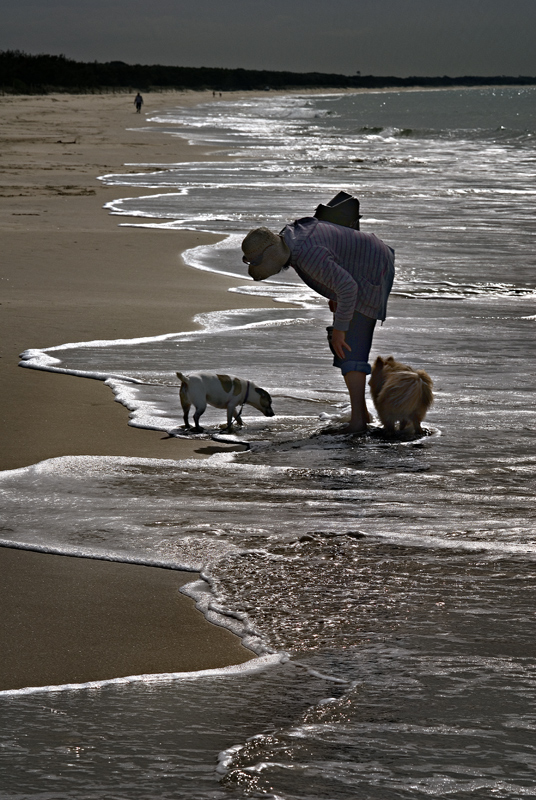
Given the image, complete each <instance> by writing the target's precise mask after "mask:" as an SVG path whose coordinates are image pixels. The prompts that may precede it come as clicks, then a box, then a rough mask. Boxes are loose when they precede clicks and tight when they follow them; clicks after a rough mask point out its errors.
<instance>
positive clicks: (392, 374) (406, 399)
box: [369, 356, 434, 434]
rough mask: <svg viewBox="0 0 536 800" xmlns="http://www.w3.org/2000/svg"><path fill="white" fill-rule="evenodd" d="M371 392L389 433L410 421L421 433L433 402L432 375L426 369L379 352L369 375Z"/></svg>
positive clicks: (402, 428) (408, 423)
mask: <svg viewBox="0 0 536 800" xmlns="http://www.w3.org/2000/svg"><path fill="white" fill-rule="evenodd" d="M369 387H370V393H371V395H372V400H373V402H374V405H375V406H376V411H377V412H378V416H379V418H380V420H381V422H382V424H383V426H384V427H385V430H386V432H387V433H389V434H392V433H394V431H395V428H396V424H397V423H398V429H399V430H400V431H403V430H405V429H406V428H407V427H408V425H411V426H413V431H414V432H415V433H422V432H423V431H422V428H421V422H422V421H423V419H424V417H425V416H426V412H427V411H428V409H429V408H430V406H431V405H432V403H433V402H434V395H433V394H432V387H433V383H432V379H431V378H430V376H429V375H428V374H427V373H426V372H425V371H424V370H423V369H417V370H416V369H413V367H409V366H408V365H407V364H401V363H400V362H399V361H395V359H394V358H393V356H389V357H388V358H382V357H381V356H378V358H377V359H376V361H375V362H374V366H373V368H372V374H371V376H370V382H369Z"/></svg>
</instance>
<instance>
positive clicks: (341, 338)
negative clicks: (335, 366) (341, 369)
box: [331, 328, 352, 358]
mask: <svg viewBox="0 0 536 800" xmlns="http://www.w3.org/2000/svg"><path fill="white" fill-rule="evenodd" d="M331 346H332V347H333V349H334V350H335V352H336V354H337V355H338V357H339V358H345V357H346V353H345V352H344V351H345V350H351V349H352V348H351V347H350V345H349V344H348V342H347V341H346V335H345V333H344V331H338V330H337V328H333V331H332V333H331Z"/></svg>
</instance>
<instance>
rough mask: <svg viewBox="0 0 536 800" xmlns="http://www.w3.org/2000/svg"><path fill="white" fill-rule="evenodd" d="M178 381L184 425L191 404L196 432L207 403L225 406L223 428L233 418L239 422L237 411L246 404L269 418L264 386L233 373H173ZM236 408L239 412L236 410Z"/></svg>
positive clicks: (187, 424) (230, 424)
mask: <svg viewBox="0 0 536 800" xmlns="http://www.w3.org/2000/svg"><path fill="white" fill-rule="evenodd" d="M177 377H178V378H180V381H181V389H180V398H181V406H182V410H183V413H184V426H185V427H186V428H189V427H190V423H189V422H188V415H189V413H190V408H191V406H192V405H194V406H195V413H194V423H195V427H194V431H196V433H199V432H200V431H202V430H203V428H200V427H199V418H200V416H201V414H203V413H204V412H205V409H206V407H207V404H208V405H211V406H214V407H215V408H226V409H227V430H231V429H232V427H233V417H234V418H235V420H236V422H237V424H238V425H243V424H244V423H243V422H242V418H241V416H240V413H241V411H242V408H243V407H244V405H245V404H246V403H248V404H249V405H251V406H253V407H254V408H256V409H257V410H258V411H261V412H262V413H263V414H264V416H265V417H273V416H274V411H273V410H272V398H271V397H270V395H269V394H268V392H267V391H265V390H264V389H261V388H259V387H258V386H255V384H254V383H252V382H251V381H247V380H243V379H242V378H236V377H235V376H234V375H216V373H214V372H193V373H192V374H191V375H188V376H187V375H183V374H182V372H177ZM238 407H240V411H238V410H237V409H238Z"/></svg>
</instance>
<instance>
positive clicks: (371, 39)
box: [0, 0, 536, 77]
mask: <svg viewBox="0 0 536 800" xmlns="http://www.w3.org/2000/svg"><path fill="white" fill-rule="evenodd" d="M535 39H536V0H188V1H187V2H186V0H0V50H23V51H25V52H27V53H34V54H35V53H51V54H60V53H63V54H64V55H66V56H67V57H68V58H74V59H77V60H82V61H113V60H121V61H126V62H127V63H129V64H135V63H138V64H171V65H178V66H192V67H201V66H210V67H243V68H245V69H270V70H292V71H294V72H316V71H318V72H337V73H343V74H346V75H352V74H355V73H356V72H357V71H360V72H361V73H362V74H363V75H365V74H373V75H399V76H401V77H404V76H408V75H468V74H472V75H503V74H504V75H531V76H533V75H536V42H535Z"/></svg>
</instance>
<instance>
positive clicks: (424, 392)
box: [417, 369, 434, 408]
mask: <svg viewBox="0 0 536 800" xmlns="http://www.w3.org/2000/svg"><path fill="white" fill-rule="evenodd" d="M417 375H418V376H419V378H420V379H421V398H422V402H423V403H425V404H426V407H427V408H428V407H429V406H431V405H432V403H433V402H434V393H433V391H432V390H433V388H434V382H433V380H432V379H431V377H430V376H429V375H428V373H427V372H425V371H424V370H423V369H418V370H417Z"/></svg>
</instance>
